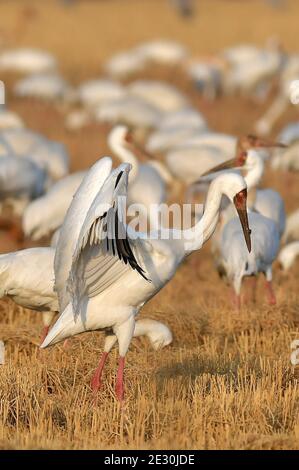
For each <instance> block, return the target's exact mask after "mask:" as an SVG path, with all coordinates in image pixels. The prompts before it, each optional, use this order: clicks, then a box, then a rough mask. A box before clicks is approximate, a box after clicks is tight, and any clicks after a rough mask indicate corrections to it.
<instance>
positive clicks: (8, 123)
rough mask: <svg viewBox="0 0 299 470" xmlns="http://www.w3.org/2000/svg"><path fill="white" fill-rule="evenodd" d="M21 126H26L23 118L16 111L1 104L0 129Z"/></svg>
mask: <svg viewBox="0 0 299 470" xmlns="http://www.w3.org/2000/svg"><path fill="white" fill-rule="evenodd" d="M20 127H24V121H23V119H22V118H21V117H20V116H19V115H18V114H17V113H15V112H14V111H11V110H9V109H5V108H3V107H2V106H1V105H0V131H1V130H2V129H15V128H20Z"/></svg>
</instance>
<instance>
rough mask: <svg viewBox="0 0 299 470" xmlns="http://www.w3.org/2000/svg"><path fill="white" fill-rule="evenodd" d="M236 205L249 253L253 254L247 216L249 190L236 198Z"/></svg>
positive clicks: (241, 192) (244, 190) (240, 193)
mask: <svg viewBox="0 0 299 470" xmlns="http://www.w3.org/2000/svg"><path fill="white" fill-rule="evenodd" d="M234 204H235V207H236V209H237V212H238V215H239V219H240V222H241V225H242V230H243V234H244V238H245V242H246V245H247V249H248V251H249V253H250V252H251V236H250V235H251V230H250V228H249V222H248V214H247V189H243V190H242V191H240V192H239V193H238V194H236V195H235V197H234Z"/></svg>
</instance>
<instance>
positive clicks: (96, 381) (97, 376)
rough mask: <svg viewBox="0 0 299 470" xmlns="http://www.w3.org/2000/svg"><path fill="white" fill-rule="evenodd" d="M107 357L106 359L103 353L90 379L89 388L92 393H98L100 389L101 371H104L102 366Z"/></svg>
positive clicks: (106, 354)
mask: <svg viewBox="0 0 299 470" xmlns="http://www.w3.org/2000/svg"><path fill="white" fill-rule="evenodd" d="M107 357H108V353H107V352H103V354H102V357H101V359H100V362H99V365H98V367H97V369H96V371H95V373H94V375H93V377H92V379H91V388H92V390H93V392H95V393H96V392H98V391H99V390H100V388H101V385H102V380H101V378H102V373H103V369H104V365H105V363H106V360H107Z"/></svg>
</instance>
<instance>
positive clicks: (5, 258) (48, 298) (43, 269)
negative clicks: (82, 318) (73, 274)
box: [0, 247, 59, 341]
mask: <svg viewBox="0 0 299 470" xmlns="http://www.w3.org/2000/svg"><path fill="white" fill-rule="evenodd" d="M54 254H55V250H54V249H53V248H48V247H44V248H28V249H26V250H20V251H16V252H14V253H8V254H5V255H0V297H4V296H7V297H9V298H11V299H12V300H13V301H14V302H15V303H16V304H18V305H21V306H22V307H25V308H29V309H31V310H37V311H39V312H42V317H43V323H44V329H43V332H42V341H43V340H44V338H45V337H46V335H47V333H48V331H49V327H50V324H51V322H52V320H53V317H54V315H55V314H56V313H57V312H58V311H59V308H58V299H57V294H56V293H55V292H54Z"/></svg>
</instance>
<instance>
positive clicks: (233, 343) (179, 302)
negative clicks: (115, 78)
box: [0, 0, 299, 449]
mask: <svg viewBox="0 0 299 470" xmlns="http://www.w3.org/2000/svg"><path fill="white" fill-rule="evenodd" d="M195 3H196V5H197V7H198V15H197V16H196V17H195V18H194V19H192V20H190V21H183V20H181V19H180V18H179V17H178V16H177V15H176V14H175V12H174V11H173V10H172V9H170V8H169V5H168V2H166V1H163V0H98V1H97V0H86V1H84V0H82V1H79V2H78V3H77V4H76V5H75V6H74V7H72V8H70V7H63V6H62V5H61V4H60V3H59V2H57V1H51V0H50V1H48V0H47V1H43V2H41V1H17V0H7V1H5V0H2V1H1V3H0V42H1V43H0V47H2V46H3V47H4V46H11V47H15V46H34V47H40V48H45V49H47V50H49V51H51V52H53V53H54V54H55V55H56V56H57V58H58V60H59V62H60V65H61V70H62V72H63V73H64V75H65V76H66V77H67V78H68V79H69V80H70V81H71V82H72V83H74V84H76V83H78V82H79V81H80V80H82V79H86V78H90V77H94V76H97V75H99V74H100V72H101V63H102V62H103V61H104V60H105V59H106V58H108V57H109V56H110V55H111V54H112V53H114V52H117V51H119V50H121V49H125V48H127V47H131V46H133V45H135V44H138V43H139V42H141V41H144V40H149V39H151V38H157V37H164V38H171V39H176V40H178V41H181V42H182V43H184V44H185V45H186V46H188V47H189V48H190V50H191V52H192V54H193V55H197V54H206V53H214V52H217V51H218V50H219V49H221V48H223V47H225V46H230V45H233V44H235V43H238V42H254V43H257V44H259V45H262V44H263V43H264V42H265V40H266V39H267V38H268V37H269V36H271V35H278V36H279V37H281V39H282V41H283V44H284V46H285V48H286V49H287V50H289V51H294V50H295V51H296V50H298V20H299V2H298V1H297V0H292V1H291V0H289V1H288V2H286V3H287V6H288V8H287V9H285V10H280V9H272V8H270V7H269V6H267V5H266V2H263V1H262V0H249V1H245V0H244V1H243V0H240V1H238V0H202V1H198V2H195ZM296 48H297V49H296ZM140 76H144V77H150V78H157V79H160V78H162V79H166V80H168V81H171V82H172V83H173V84H175V85H176V86H178V87H179V88H180V89H182V90H183V91H184V92H186V93H187V94H188V96H189V97H190V98H191V99H192V102H193V103H194V105H195V106H196V107H198V108H199V109H200V110H201V111H202V112H203V113H204V114H205V115H206V117H207V120H208V122H209V124H210V126H211V128H214V129H216V130H218V131H225V132H230V133H235V134H237V135H242V134H244V133H247V132H249V131H251V130H252V127H253V123H254V122H255V120H256V118H257V117H259V116H260V115H261V114H262V112H263V111H264V109H265V108H266V106H267V105H268V103H266V104H264V105H260V104H257V103H253V102H251V101H249V100H245V99H240V98H237V97H232V98H221V99H219V100H218V101H217V102H215V103H209V102H206V101H204V100H203V99H202V98H201V97H199V96H198V94H197V93H196V92H195V91H194V90H193V89H192V86H191V84H190V83H188V82H187V80H186V79H185V77H184V76H183V74H180V73H178V74H175V75H174V74H170V73H169V70H164V69H159V68H151V69H149V70H147V71H146V72H144V73H143V74H142V75H140ZM0 78H1V79H2V80H4V81H5V82H6V83H7V84H8V95H7V100H8V105H9V107H10V108H12V109H14V110H16V111H17V112H18V113H19V114H20V115H21V116H22V117H23V118H24V120H25V122H26V124H27V125H28V127H30V128H32V129H35V130H38V131H41V132H43V133H44V134H45V135H47V136H49V137H52V138H55V139H57V140H61V141H63V142H64V143H65V144H66V145H67V147H68V149H69V151H70V155H71V162H72V170H77V169H79V168H86V167H88V166H89V165H90V164H91V163H92V162H94V161H95V159H96V158H98V157H100V156H102V155H104V154H105V153H107V146H106V143H105V137H106V135H107V131H108V128H107V126H100V125H90V126H88V127H87V128H86V129H84V130H82V131H80V132H78V133H75V134H70V133H68V132H67V131H66V130H65V128H64V116H65V114H64V112H65V111H64V110H63V109H61V108H60V107H58V106H55V105H49V104H41V103H38V102H35V101H31V100H16V99H14V97H13V96H12V95H11V93H10V92H9V88H10V87H9V86H10V84H11V83H13V81H14V80H15V77H11V76H7V77H4V76H3V77H0ZM294 118H298V108H296V107H291V106H290V109H289V111H288V113H287V114H286V115H285V116H284V117H283V118H282V119H281V120H280V122H279V123H278V126H277V127H276V129H275V132H276V131H277V129H278V128H279V127H280V126H281V125H283V124H284V123H286V122H288V121H289V120H291V119H294ZM274 134H275V133H274ZM298 183H299V175H292V176H291V184H288V185H286V178H285V177H283V176H281V175H280V174H278V173H271V172H270V171H268V173H267V177H266V178H265V185H271V186H273V187H274V188H276V189H278V190H279V191H280V192H281V193H282V194H283V196H284V197H285V201H286V207H287V210H288V211H291V210H293V209H295V208H297V207H298V206H299V193H298ZM46 242H47V241H46V240H45V243H46ZM29 245H30V243H29V242H28V243H27V244H26V246H29ZM20 247H21V246H19V247H18V246H17V245H15V243H14V242H13V241H12V240H11V239H10V238H9V236H8V234H6V233H4V232H1V233H0V249H1V252H8V251H11V250H14V249H17V248H20ZM298 278H299V266H298V264H297V266H295V267H294V268H293V269H292V270H291V271H290V273H289V274H288V275H287V276H283V275H282V274H281V273H280V272H279V270H277V269H276V270H275V281H274V283H275V288H276V293H277V298H278V305H277V306H276V307H271V308H270V307H268V306H267V304H266V302H265V299H264V292H263V283H262V282H261V285H260V286H259V297H258V299H259V300H258V304H257V305H250V304H249V305H246V306H245V307H244V308H243V310H242V311H241V313H238V314H237V313H235V312H234V311H233V310H232V309H231V305H230V297H229V290H228V288H227V287H226V286H225V285H224V284H223V283H222V282H221V281H220V280H218V277H217V274H216V272H215V270H214V269H213V265H212V259H211V256H210V251H209V246H206V247H205V248H204V249H203V250H202V251H201V252H199V253H196V254H194V255H192V256H191V257H190V258H189V259H188V260H187V262H186V263H185V264H184V265H183V266H182V267H181V268H180V270H179V271H178V273H177V275H176V277H175V279H174V280H173V281H172V282H171V283H170V284H169V285H168V286H167V287H166V288H165V289H164V290H163V291H162V292H161V293H160V294H159V295H157V296H156V297H155V298H154V299H153V300H152V301H151V302H150V303H149V304H147V305H146V307H145V308H144V309H143V311H142V315H144V316H147V317H151V318H155V319H159V320H161V321H164V322H165V323H167V324H168V325H169V326H170V327H171V328H172V330H173V333H174V342H173V344H172V345H171V346H169V347H168V348H166V349H164V350H162V351H161V352H154V351H152V350H151V348H150V345H149V344H148V343H147V341H146V340H133V342H132V346H131V348H130V351H129V353H128V355H127V368H126V404H125V408H124V410H123V411H121V410H120V409H119V405H118V403H117V402H116V401H115V398H114V393H113V385H114V377H115V368H116V364H117V351H113V352H112V354H111V357H110V359H109V363H108V365H107V369H106V373H105V379H104V386H103V390H102V392H101V393H100V394H99V396H98V402H97V403H96V404H94V403H93V400H92V393H91V389H90V387H89V382H90V378H91V374H92V371H93V369H94V368H95V367H96V364H97V361H98V358H99V355H100V353H101V347H102V344H103V335H102V334H101V333H87V334H84V335H81V336H79V337H77V338H74V339H73V340H72V341H71V342H70V344H69V347H68V348H67V349H63V348H62V346H61V345H57V346H55V347H53V348H51V349H49V350H46V351H39V349H38V347H37V345H38V343H39V334H40V330H41V326H42V322H41V316H40V315H39V314H38V313H35V312H30V311H26V310H24V309H22V308H20V307H18V306H16V305H15V304H13V303H12V302H10V301H6V300H2V301H1V302H0V339H2V340H3V341H4V342H5V344H6V364H5V365H4V366H0V448H3V449H5V448H11V449H91V448H92V449H93V448H96V449H103V448H105V449H115V448H121V449H137V448H145V449H163V448H164V449H298V448H299V384H298V380H297V379H298V378H299V371H298V370H296V369H294V368H293V367H292V366H291V364H290V353H291V351H290V344H291V341H292V340H293V339H299V306H298V301H299V293H298ZM261 281H262V280H261Z"/></svg>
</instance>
